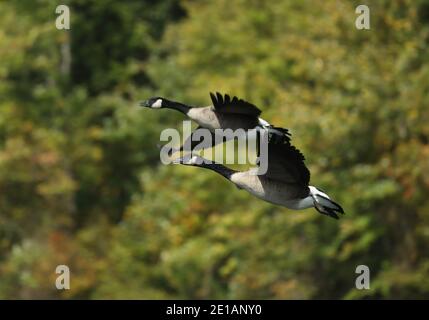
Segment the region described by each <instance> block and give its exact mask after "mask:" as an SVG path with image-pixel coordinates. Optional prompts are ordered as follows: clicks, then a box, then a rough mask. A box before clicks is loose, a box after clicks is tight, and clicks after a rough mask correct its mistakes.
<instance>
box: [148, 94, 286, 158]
mask: <svg viewBox="0 0 429 320" xmlns="http://www.w3.org/2000/svg"><path fill="white" fill-rule="evenodd" d="M210 97H211V100H212V103H213V105H211V106H208V107H193V106H190V105H186V104H183V103H180V102H175V101H170V100H168V99H165V98H162V97H154V98H150V99H148V100H146V101H143V102H141V103H140V105H141V106H143V107H147V108H151V109H160V108H167V109H173V110H177V111H179V112H181V113H183V114H185V115H186V116H187V117H188V118H189V119H191V120H193V121H195V122H196V123H197V124H198V128H197V129H196V130H194V131H193V132H192V133H191V136H190V137H189V138H188V139H190V141H186V142H185V143H184V145H188V144H189V145H190V146H191V150H194V148H195V147H196V146H197V145H198V147H199V148H200V149H201V148H205V147H212V146H214V145H215V141H216V139H215V138H214V135H215V130H216V129H231V130H237V129H243V130H246V131H247V130H250V129H258V130H261V131H265V132H266V133H268V139H269V140H270V141H276V142H278V143H281V142H287V141H289V140H290V133H289V131H288V130H287V129H284V128H279V127H274V126H272V125H271V124H269V123H268V122H267V121H265V120H264V119H262V118H260V117H259V116H260V114H261V110H259V109H258V107H256V106H255V105H253V104H251V103H249V102H247V101H244V100H242V99H239V98H237V97H233V98H232V99H231V97H230V96H229V95H228V94H225V95H224V96H222V95H221V94H220V93H219V92H217V93H216V95H215V94H213V93H210ZM201 128H205V129H209V130H210V133H211V135H212V139H211V142H212V144H211V145H204V144H199V141H198V140H197V139H195V138H193V136H194V135H195V133H196V132H197V131H198V130H199V129H201ZM217 141H222V140H217ZM223 141H225V140H223ZM182 150H183V145H182V146H180V148H177V149H174V150H170V151H171V152H170V154H171V153H172V152H173V151H182Z"/></svg>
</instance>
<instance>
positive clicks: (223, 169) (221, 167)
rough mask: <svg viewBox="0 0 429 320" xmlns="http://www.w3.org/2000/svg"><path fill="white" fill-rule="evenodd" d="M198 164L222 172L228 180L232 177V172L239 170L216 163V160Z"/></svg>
mask: <svg viewBox="0 0 429 320" xmlns="http://www.w3.org/2000/svg"><path fill="white" fill-rule="evenodd" d="M196 166H198V167H201V168H206V169H209V170H212V171H214V172H216V173H218V174H220V175H221V176H223V177H224V178H226V179H228V180H230V179H231V176H232V174H234V173H235V172H237V171H235V170H232V169H230V168H227V167H225V166H224V165H222V164H219V163H216V162H212V163H205V162H203V163H201V164H198V165H196Z"/></svg>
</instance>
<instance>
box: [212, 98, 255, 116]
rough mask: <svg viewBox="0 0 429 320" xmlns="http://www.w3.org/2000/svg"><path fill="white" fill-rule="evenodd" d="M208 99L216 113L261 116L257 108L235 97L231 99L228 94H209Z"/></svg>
mask: <svg viewBox="0 0 429 320" xmlns="http://www.w3.org/2000/svg"><path fill="white" fill-rule="evenodd" d="M210 97H211V99H212V102H213V107H214V108H215V110H216V111H217V112H220V113H236V114H245V115H249V116H255V117H259V115H260V114H261V110H259V108H258V107H256V106H255V105H253V104H251V103H249V102H247V101H244V100H242V99H239V98H237V97H232V99H231V97H230V96H229V95H228V94H225V96H222V95H221V94H220V93H219V92H216V95H215V94H213V93H211V92H210Z"/></svg>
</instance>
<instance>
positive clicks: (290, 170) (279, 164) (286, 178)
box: [265, 142, 310, 187]
mask: <svg viewBox="0 0 429 320" xmlns="http://www.w3.org/2000/svg"><path fill="white" fill-rule="evenodd" d="M304 160H305V158H304V155H303V154H302V153H301V152H300V151H299V150H298V149H297V148H295V147H294V146H293V145H291V144H290V143H288V142H287V143H280V144H277V143H270V144H268V169H267V173H266V174H265V176H266V177H267V178H269V179H272V180H278V181H281V182H284V183H291V184H298V185H300V186H303V187H306V186H308V184H309V182H310V171H309V170H308V169H307V167H306V166H305V164H304Z"/></svg>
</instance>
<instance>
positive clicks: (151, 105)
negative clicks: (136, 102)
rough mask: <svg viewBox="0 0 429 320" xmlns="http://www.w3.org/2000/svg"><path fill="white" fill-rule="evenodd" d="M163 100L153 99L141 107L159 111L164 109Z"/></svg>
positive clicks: (141, 104)
mask: <svg viewBox="0 0 429 320" xmlns="http://www.w3.org/2000/svg"><path fill="white" fill-rule="evenodd" d="M163 100H164V99H163V98H161V97H153V98H150V99H148V100H145V101H142V102H140V106H142V107H146V108H152V109H159V108H162V107H163Z"/></svg>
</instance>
